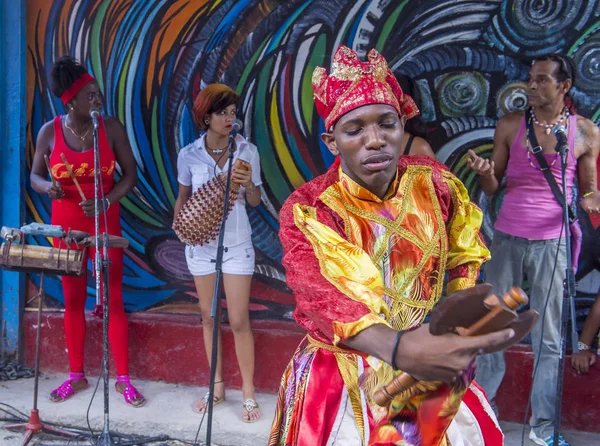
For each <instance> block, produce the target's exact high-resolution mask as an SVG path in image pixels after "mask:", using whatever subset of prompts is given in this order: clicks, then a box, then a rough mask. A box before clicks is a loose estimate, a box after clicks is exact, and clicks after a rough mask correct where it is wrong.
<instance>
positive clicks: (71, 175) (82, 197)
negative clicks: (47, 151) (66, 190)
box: [60, 153, 87, 201]
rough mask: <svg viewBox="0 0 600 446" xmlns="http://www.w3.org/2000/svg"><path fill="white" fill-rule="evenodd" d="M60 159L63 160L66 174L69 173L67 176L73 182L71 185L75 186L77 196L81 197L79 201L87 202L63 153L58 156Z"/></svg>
mask: <svg viewBox="0 0 600 446" xmlns="http://www.w3.org/2000/svg"><path fill="white" fill-rule="evenodd" d="M60 158H61V159H62V160H63V163H65V167H66V168H67V172H68V173H69V176H70V177H71V179H72V180H73V184H75V187H76V188H77V190H78V191H79V195H80V196H81V199H82V200H83V201H85V200H87V198H85V194H84V193H83V191H82V190H81V186H80V185H79V181H77V177H75V174H74V173H73V169H71V165H70V164H69V162H68V161H67V157H66V156H65V154H64V153H61V154H60Z"/></svg>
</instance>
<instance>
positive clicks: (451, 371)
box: [396, 324, 515, 382]
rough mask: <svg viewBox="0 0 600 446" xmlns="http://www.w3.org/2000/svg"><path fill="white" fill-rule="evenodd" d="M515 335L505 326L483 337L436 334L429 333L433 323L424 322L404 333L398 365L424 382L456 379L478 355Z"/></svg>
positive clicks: (398, 352)
mask: <svg viewBox="0 0 600 446" xmlns="http://www.w3.org/2000/svg"><path fill="white" fill-rule="evenodd" d="M514 334H515V333H514V331H513V330H512V329H505V330H502V331H498V332H495V333H490V334H487V335H482V336H471V337H461V336H458V335H455V334H451V333H449V334H445V335H442V336H434V335H432V334H431V333H429V325H428V324H424V325H422V326H421V327H419V328H417V329H416V330H414V331H411V332H408V333H406V334H404V335H403V336H402V339H400V344H399V346H398V351H397V354H396V364H397V366H398V367H399V368H400V369H401V370H403V371H405V372H406V373H408V374H410V375H411V376H412V377H414V378H415V379H418V380H420V381H443V382H452V381H453V380H454V379H455V378H456V377H458V376H459V375H460V374H461V373H462V372H463V371H464V370H465V369H467V368H468V367H469V366H470V365H471V363H472V362H473V360H474V359H475V357H476V356H477V355H478V354H482V353H487V351H488V350H490V351H491V350H493V349H494V347H496V346H497V345H500V344H502V343H504V342H505V341H507V340H509V339H510V338H512V337H513V336H514Z"/></svg>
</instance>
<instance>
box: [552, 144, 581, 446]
mask: <svg viewBox="0 0 600 446" xmlns="http://www.w3.org/2000/svg"><path fill="white" fill-rule="evenodd" d="M555 150H556V151H557V152H558V153H559V154H560V162H561V176H562V190H563V194H564V196H565V199H564V200H563V206H562V207H563V210H562V211H563V212H562V217H563V226H564V231H565V244H566V246H565V248H566V255H567V271H566V274H565V281H564V282H563V300H562V311H561V327H560V351H559V356H558V377H557V381H556V402H555V405H554V443H553V445H554V446H559V441H558V440H559V434H560V419H561V410H562V395H563V379H564V375H565V355H566V349H567V346H566V341H567V325H568V323H569V318H570V319H571V342H572V347H573V353H576V352H577V351H579V350H578V347H577V339H578V338H577V331H576V325H575V299H574V297H575V273H574V271H573V259H572V257H571V228H570V221H569V203H568V198H567V179H566V169H567V157H568V153H569V146H568V144H567V143H566V138H564V136H563V137H562V138H560V137H558V143H557V145H556V148H555ZM558 249H560V245H559V248H558Z"/></svg>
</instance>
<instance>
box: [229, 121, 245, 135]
mask: <svg viewBox="0 0 600 446" xmlns="http://www.w3.org/2000/svg"><path fill="white" fill-rule="evenodd" d="M243 126H244V124H243V123H242V121H240V120H239V119H234V120H233V122H232V123H231V133H232V134H233V135H237V134H238V133H239V132H240V130H242V127H243Z"/></svg>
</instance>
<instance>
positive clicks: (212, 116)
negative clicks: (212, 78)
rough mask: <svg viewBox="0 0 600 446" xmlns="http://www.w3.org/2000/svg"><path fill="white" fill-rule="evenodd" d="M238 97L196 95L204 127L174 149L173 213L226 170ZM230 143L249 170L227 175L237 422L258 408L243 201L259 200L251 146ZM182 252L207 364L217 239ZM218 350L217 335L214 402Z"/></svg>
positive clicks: (226, 261) (215, 89) (223, 89)
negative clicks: (239, 405)
mask: <svg viewBox="0 0 600 446" xmlns="http://www.w3.org/2000/svg"><path fill="white" fill-rule="evenodd" d="M238 98H239V96H238V95H237V93H235V92H234V91H233V90H232V89H230V88H229V87H228V86H226V85H223V84H211V85H208V86H207V87H206V88H205V89H204V90H202V91H201V92H200V93H199V94H198V96H197V97H196V99H195V101H194V108H193V110H194V117H195V119H196V122H197V123H198V124H199V126H200V127H201V128H202V129H203V130H206V133H205V134H204V135H202V136H201V137H200V138H198V139H197V140H196V141H194V142H193V143H192V144H190V145H188V146H186V147H184V148H183V149H181V151H180V152H179V156H178V158H177V170H178V175H177V180H178V182H179V195H178V197H177V202H176V203H175V210H174V214H175V216H177V214H178V213H179V211H180V210H181V208H182V206H183V205H184V204H185V202H186V201H187V200H188V199H189V198H190V196H191V194H192V193H193V192H194V191H196V190H197V189H198V188H199V187H200V186H201V185H203V184H204V183H206V182H208V181H209V180H210V179H212V178H213V177H214V176H215V175H218V174H220V173H221V172H224V171H227V168H228V158H229V147H228V138H229V133H230V131H231V126H232V122H233V120H234V119H236V115H237V108H236V102H237V100H238ZM235 145H236V151H235V154H234V161H235V160H236V159H237V158H240V159H242V160H244V161H247V163H248V164H249V168H248V170H246V171H243V170H241V169H240V170H235V169H234V170H233V172H232V175H231V179H232V181H233V182H235V183H237V184H239V185H240V186H241V187H240V194H239V196H238V198H237V200H236V201H235V204H234V206H233V208H232V210H231V213H230V214H229V217H228V218H227V222H226V224H225V235H224V247H225V252H224V253H223V285H224V287H225V296H226V299H227V310H228V315H229V324H230V326H231V329H232V331H233V335H234V341H235V352H236V356H237V360H238V364H239V367H240V372H241V375H242V393H243V397H244V404H243V411H242V420H243V421H245V422H254V421H258V419H259V418H260V409H259V408H258V404H257V403H256V401H255V398H256V397H255V394H254V338H253V336H252V331H251V328H250V315H249V302H250V284H251V282H252V274H253V273H254V248H253V246H252V240H251V235H252V230H251V228H250V222H249V221H248V215H247V213H246V208H245V204H246V202H247V203H248V204H250V205H251V206H258V205H259V203H260V185H261V179H260V160H259V156H258V150H257V149H256V146H255V145H254V144H251V143H250V142H248V141H246V140H245V139H244V138H243V137H242V136H240V135H237V136H236V139H235ZM185 254H186V260H187V264H188V268H189V270H190V273H191V274H192V275H193V276H194V283H195V285H196V291H197V293H198V298H199V300H200V311H201V313H202V329H203V333H204V348H205V350H206V356H207V357H208V358H209V363H210V358H211V351H212V338H213V320H212V318H211V317H210V310H211V300H212V296H213V290H214V286H215V259H216V254H217V240H216V239H215V240H212V241H210V242H209V243H208V244H204V245H203V246H186V249H185ZM221 353H222V345H221V336H220V335H219V349H218V360H217V370H216V378H215V391H214V402H213V405H217V404H219V403H221V402H223V401H224V400H225V383H224V381H223V371H222V354H221ZM207 402H208V395H206V396H205V397H204V399H202V400H199V401H197V402H196V403H195V405H194V408H195V410H196V411H198V412H203V411H205V410H206V408H207V406H208V404H207Z"/></svg>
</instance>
